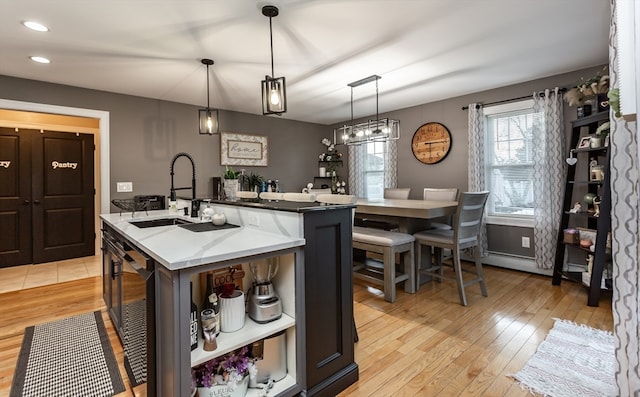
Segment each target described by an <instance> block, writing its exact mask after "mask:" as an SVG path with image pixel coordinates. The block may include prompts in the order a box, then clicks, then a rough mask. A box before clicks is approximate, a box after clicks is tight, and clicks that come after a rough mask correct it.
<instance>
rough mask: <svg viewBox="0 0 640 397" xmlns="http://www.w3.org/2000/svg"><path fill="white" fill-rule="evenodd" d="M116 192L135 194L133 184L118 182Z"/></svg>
mask: <svg viewBox="0 0 640 397" xmlns="http://www.w3.org/2000/svg"><path fill="white" fill-rule="evenodd" d="M116 192H118V193H127V192H133V182H116Z"/></svg>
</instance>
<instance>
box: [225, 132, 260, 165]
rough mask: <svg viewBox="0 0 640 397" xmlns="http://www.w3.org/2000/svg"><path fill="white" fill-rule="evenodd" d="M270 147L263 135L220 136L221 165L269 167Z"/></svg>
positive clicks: (226, 134) (226, 133) (227, 134)
mask: <svg viewBox="0 0 640 397" xmlns="http://www.w3.org/2000/svg"><path fill="white" fill-rule="evenodd" d="M268 154H269V145H268V142H267V137H266V136H262V135H249V134H236V133H229V132H223V133H221V134H220V164H222V165H247V166H258V167H259V166H263V167H266V166H267V165H268V162H267V158H268Z"/></svg>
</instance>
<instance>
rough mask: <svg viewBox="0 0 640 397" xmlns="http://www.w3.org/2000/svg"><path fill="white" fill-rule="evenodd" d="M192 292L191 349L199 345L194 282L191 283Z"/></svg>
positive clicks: (190, 317) (190, 318)
mask: <svg viewBox="0 0 640 397" xmlns="http://www.w3.org/2000/svg"><path fill="white" fill-rule="evenodd" d="M189 289H190V291H191V292H190V294H191V313H190V314H189V331H190V335H191V350H195V349H196V348H197V347H198V307H197V306H196V304H195V303H194V302H193V283H189Z"/></svg>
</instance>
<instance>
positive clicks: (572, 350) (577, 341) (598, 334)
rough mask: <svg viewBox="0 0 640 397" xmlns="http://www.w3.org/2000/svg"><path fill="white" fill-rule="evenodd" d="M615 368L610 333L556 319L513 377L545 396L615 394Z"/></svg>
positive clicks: (577, 396)
mask: <svg viewBox="0 0 640 397" xmlns="http://www.w3.org/2000/svg"><path fill="white" fill-rule="evenodd" d="M614 371H615V355H614V340H613V335H612V334H611V333H610V332H607V331H602V330H598V329H594V328H590V327H587V326H586V325H578V324H575V323H573V322H571V321H566V320H559V319H556V322H555V324H554V325H553V328H552V329H551V331H549V334H548V335H547V338H546V339H545V340H544V341H543V342H542V343H541V344H540V346H538V350H537V351H536V353H535V354H534V355H533V357H531V358H530V359H529V361H527V363H526V365H525V366H524V368H523V369H522V370H520V371H519V372H518V373H516V374H515V375H511V376H512V377H513V378H515V379H516V380H518V381H519V382H520V384H521V385H522V386H523V387H525V388H528V389H529V390H531V391H533V392H536V393H539V394H542V395H544V396H551V397H565V396H567V397H579V396H615V395H616V387H615V379H614Z"/></svg>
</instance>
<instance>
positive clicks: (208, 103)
mask: <svg viewBox="0 0 640 397" xmlns="http://www.w3.org/2000/svg"><path fill="white" fill-rule="evenodd" d="M207 110H209V65H207Z"/></svg>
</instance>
